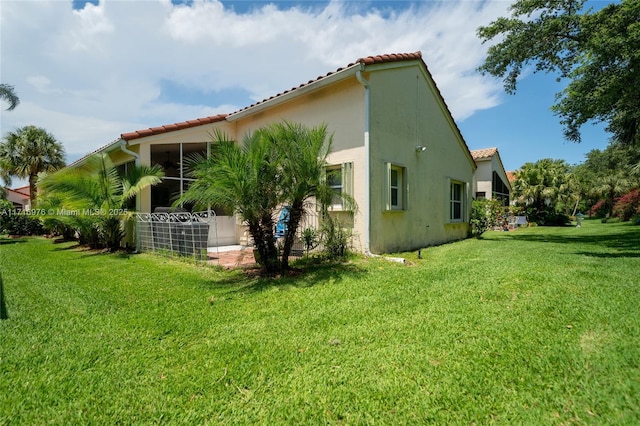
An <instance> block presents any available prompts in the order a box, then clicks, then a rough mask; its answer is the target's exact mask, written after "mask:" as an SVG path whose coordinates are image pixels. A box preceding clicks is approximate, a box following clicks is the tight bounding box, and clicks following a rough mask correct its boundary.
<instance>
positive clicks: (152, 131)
mask: <svg viewBox="0 0 640 426" xmlns="http://www.w3.org/2000/svg"><path fill="white" fill-rule="evenodd" d="M226 118H227V114H218V115H212V116H209V117H203V118H196V119H195V120H187V121H181V122H179V123H173V124H165V125H163V126H158V127H150V128H148V129H142V130H136V131H134V132H129V133H123V134H121V135H120V138H121V139H124V140H126V141H127V142H128V141H132V140H134V139H140V138H144V137H146V136H153V135H159V134H162V133H168V132H174V131H176V130H182V129H188V128H191V127H197V126H202V125H204V124H211V123H218V122H220V121H224V120H225V119H226Z"/></svg>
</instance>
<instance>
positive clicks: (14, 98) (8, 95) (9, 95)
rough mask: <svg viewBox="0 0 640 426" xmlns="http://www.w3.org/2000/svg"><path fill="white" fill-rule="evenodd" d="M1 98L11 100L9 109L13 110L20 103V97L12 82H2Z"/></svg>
mask: <svg viewBox="0 0 640 426" xmlns="http://www.w3.org/2000/svg"><path fill="white" fill-rule="evenodd" d="M0 99H4V100H5V101H7V102H9V108H7V111H12V110H13V109H14V108H15V107H17V106H18V104H19V103H20V98H18V95H16V92H15V90H14V89H13V86H11V85H10V84H4V83H0Z"/></svg>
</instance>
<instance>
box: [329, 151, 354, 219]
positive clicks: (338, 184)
mask: <svg viewBox="0 0 640 426" xmlns="http://www.w3.org/2000/svg"><path fill="white" fill-rule="evenodd" d="M327 184H328V185H329V186H330V187H331V190H332V191H333V196H332V197H331V205H330V206H329V207H330V208H331V210H343V209H344V207H345V205H344V199H343V196H344V195H348V196H350V197H352V196H353V163H342V164H341V165H336V166H330V167H327Z"/></svg>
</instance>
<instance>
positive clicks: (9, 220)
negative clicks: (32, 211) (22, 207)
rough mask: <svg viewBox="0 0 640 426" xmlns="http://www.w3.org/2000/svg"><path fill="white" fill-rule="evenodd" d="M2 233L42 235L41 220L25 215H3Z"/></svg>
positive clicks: (0, 220)
mask: <svg viewBox="0 0 640 426" xmlns="http://www.w3.org/2000/svg"><path fill="white" fill-rule="evenodd" d="M0 233H4V234H9V235H42V234H44V228H43V227H42V223H41V222H40V219H38V218H37V217H34V216H30V215H28V214H25V213H14V212H11V213H3V214H2V215H1V216H0Z"/></svg>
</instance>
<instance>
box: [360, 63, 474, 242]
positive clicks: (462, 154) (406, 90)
mask: <svg viewBox="0 0 640 426" xmlns="http://www.w3.org/2000/svg"><path fill="white" fill-rule="evenodd" d="M368 78H369V81H370V87H371V89H370V90H371V251H372V252H374V253H389V252H396V251H404V250H411V249H415V248H420V247H425V246H428V245H434V244H440V243H443V242H447V241H452V240H456V239H461V238H465V237H466V236H467V233H468V229H469V228H468V209H469V206H470V203H469V197H468V193H469V190H470V187H471V182H472V177H473V161H472V159H471V157H470V155H469V154H468V149H467V148H466V146H465V145H464V143H463V141H462V140H461V139H460V138H459V137H458V136H457V133H456V130H455V127H454V124H453V122H452V121H451V119H450V117H449V115H448V114H447V112H446V111H445V110H444V109H443V105H442V104H441V103H440V102H439V101H438V97H437V95H436V94H435V92H434V87H433V86H432V85H431V83H430V82H429V80H428V78H427V76H426V74H425V73H424V71H423V69H422V67H421V66H419V64H418V63H417V62H416V63H414V64H413V65H412V66H405V67H401V68H389V67H381V69H380V70H379V71H374V72H371V73H370V74H369V76H368ZM416 146H424V147H426V150H425V151H424V152H416ZM387 162H391V163H394V164H397V165H399V166H402V167H406V172H407V187H408V188H407V189H408V193H407V205H406V209H405V210H401V211H385V206H384V199H383V195H384V194H385V191H384V182H385V163H387ZM450 179H454V180H457V181H461V182H464V183H465V193H466V194H465V195H466V196H465V199H466V203H465V205H464V210H465V213H464V217H465V220H464V221H463V222H462V223H450V221H449V184H450Z"/></svg>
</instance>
